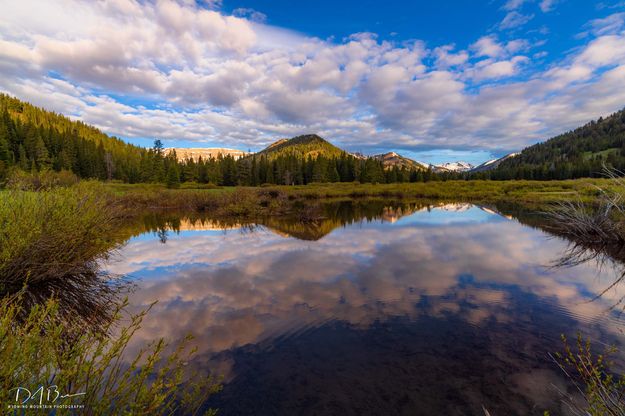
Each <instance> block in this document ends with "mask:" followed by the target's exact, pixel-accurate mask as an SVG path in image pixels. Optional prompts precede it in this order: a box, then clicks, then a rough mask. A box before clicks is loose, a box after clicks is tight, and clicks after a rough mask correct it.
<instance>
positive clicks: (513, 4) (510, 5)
mask: <svg viewBox="0 0 625 416" xmlns="http://www.w3.org/2000/svg"><path fill="white" fill-rule="evenodd" d="M526 2H527V0H508V1H506V4H504V6H503V8H504V10H516V9H519V8H520V7H521V6H523V4H524V3H526Z"/></svg>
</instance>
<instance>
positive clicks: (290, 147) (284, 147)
mask: <svg viewBox="0 0 625 416" xmlns="http://www.w3.org/2000/svg"><path fill="white" fill-rule="evenodd" d="M344 153H345V151H344V150H342V149H341V148H339V147H336V146H335V145H333V144H332V143H330V142H328V141H327V140H325V139H323V138H322V137H319V136H318V135H316V134H306V135H303V136H297V137H293V138H292V139H280V140H278V141H277V142H274V143H272V144H270V145H269V146H267V147H266V148H265V149H263V150H261V151H260V152H258V153H257V154H258V155H261V156H262V155H264V156H267V159H269V160H273V159H276V158H278V157H280V156H297V157H298V158H304V159H306V158H313V159H314V158H317V157H318V156H325V157H329V158H332V157H340V156H341V155H342V154H344Z"/></svg>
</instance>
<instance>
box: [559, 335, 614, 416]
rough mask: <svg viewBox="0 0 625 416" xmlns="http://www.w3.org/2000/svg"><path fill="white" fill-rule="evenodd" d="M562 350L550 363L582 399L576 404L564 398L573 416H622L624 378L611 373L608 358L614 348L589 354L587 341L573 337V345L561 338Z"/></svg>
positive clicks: (569, 397) (589, 344) (574, 401)
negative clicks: (557, 368)
mask: <svg viewBox="0 0 625 416" xmlns="http://www.w3.org/2000/svg"><path fill="white" fill-rule="evenodd" d="M562 341H563V344H564V351H563V352H561V353H556V354H555V356H552V358H553V360H554V361H555V362H556V364H557V365H558V366H559V367H560V369H561V370H562V371H563V372H564V373H565V374H566V375H567V377H568V378H569V379H570V380H571V381H572V382H573V383H574V385H575V388H576V389H577V391H578V392H579V393H580V395H581V397H583V400H584V404H583V405H579V404H577V401H576V400H574V399H573V398H572V397H571V396H570V395H566V394H563V396H564V399H565V401H566V403H567V405H568V407H569V409H570V410H571V413H573V414H575V415H590V416H604V415H609V416H625V376H624V375H620V376H619V375H617V374H614V373H613V372H612V371H611V366H612V365H613V363H612V362H611V357H612V356H614V354H615V353H616V352H617V350H616V348H615V347H612V346H610V347H607V348H606V349H605V351H604V352H603V353H599V354H596V353H593V351H592V348H591V343H590V340H584V339H583V338H582V336H581V334H578V335H577V340H576V342H575V344H574V345H571V344H570V343H569V341H568V340H567V338H566V337H565V336H564V335H562Z"/></svg>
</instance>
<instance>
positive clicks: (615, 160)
mask: <svg viewBox="0 0 625 416" xmlns="http://www.w3.org/2000/svg"><path fill="white" fill-rule="evenodd" d="M604 165H605V166H608V167H611V168H614V169H617V170H621V171H623V170H624V169H625V109H623V110H621V111H618V112H616V113H614V114H612V115H610V116H608V117H605V118H603V117H600V118H599V119H598V120H596V121H591V122H590V123H587V124H586V125H584V126H582V127H579V128H577V129H575V130H572V131H569V132H567V133H564V134H561V135H559V136H556V137H553V138H551V139H549V140H547V141H545V142H543V143H538V144H535V145H533V146H530V147H527V148H525V149H523V151H521V153H520V154H519V155H517V156H516V157H512V158H508V159H506V160H504V161H502V162H501V163H500V164H499V165H498V166H497V169H496V170H494V171H493V172H492V174H491V177H492V178H493V179H511V178H522V179H569V178H580V177H596V176H602V175H603V166H604Z"/></svg>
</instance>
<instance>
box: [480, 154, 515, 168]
mask: <svg viewBox="0 0 625 416" xmlns="http://www.w3.org/2000/svg"><path fill="white" fill-rule="evenodd" d="M518 155H519V153H510V154H508V155H505V156H504V157H500V158H499V159H493V160H489V161H488V162H484V163H482V164H481V165H478V166H475V167H473V168H471V169H470V172H485V171H488V170H492V169H495V168H497V167H498V166H499V165H500V164H501V162H503V161H504V160H508V159H510V158H513V157H516V156H518Z"/></svg>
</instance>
